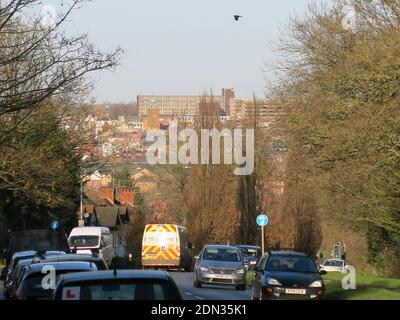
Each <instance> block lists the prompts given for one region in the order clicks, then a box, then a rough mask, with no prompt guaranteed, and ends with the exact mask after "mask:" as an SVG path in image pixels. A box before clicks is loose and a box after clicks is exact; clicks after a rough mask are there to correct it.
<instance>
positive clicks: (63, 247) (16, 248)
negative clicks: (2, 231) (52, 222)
mask: <svg viewBox="0 0 400 320" xmlns="http://www.w3.org/2000/svg"><path fill="white" fill-rule="evenodd" d="M27 250H33V251H64V252H66V253H67V252H69V251H70V249H69V245H68V239H67V235H66V234H65V233H64V232H62V231H54V230H30V231H14V232H11V233H10V236H9V242H8V246H7V250H6V252H5V259H6V267H8V265H9V264H10V261H11V258H12V256H13V255H14V253H16V252H20V251H27Z"/></svg>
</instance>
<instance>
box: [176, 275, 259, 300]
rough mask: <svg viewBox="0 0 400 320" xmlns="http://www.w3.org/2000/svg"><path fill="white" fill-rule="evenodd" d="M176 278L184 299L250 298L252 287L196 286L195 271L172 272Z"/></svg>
mask: <svg viewBox="0 0 400 320" xmlns="http://www.w3.org/2000/svg"><path fill="white" fill-rule="evenodd" d="M170 275H171V276H172V277H173V278H174V280H175V282H176V284H177V285H178V288H179V290H180V291H181V294H182V298H183V299H184V300H198V301H202V300H204V301H207V300H250V299H251V289H250V287H248V288H247V290H246V291H238V290H236V289H235V288H234V287H233V286H232V287H231V286H214V285H210V286H208V285H203V287H202V288H195V287H194V285H193V280H194V274H193V272H189V273H188V272H170Z"/></svg>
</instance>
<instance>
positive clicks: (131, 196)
mask: <svg viewBox="0 0 400 320" xmlns="http://www.w3.org/2000/svg"><path fill="white" fill-rule="evenodd" d="M116 200H117V201H118V202H119V203H120V204H122V205H125V204H127V203H129V204H130V205H132V206H133V205H134V204H135V192H134V191H133V190H132V189H128V188H119V189H117V194H116Z"/></svg>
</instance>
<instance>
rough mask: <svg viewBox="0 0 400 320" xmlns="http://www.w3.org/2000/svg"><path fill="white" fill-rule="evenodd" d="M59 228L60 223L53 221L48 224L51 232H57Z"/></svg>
mask: <svg viewBox="0 0 400 320" xmlns="http://www.w3.org/2000/svg"><path fill="white" fill-rule="evenodd" d="M59 227H60V223H59V222H58V221H53V222H52V223H51V224H50V228H51V229H53V230H57V229H58V228H59Z"/></svg>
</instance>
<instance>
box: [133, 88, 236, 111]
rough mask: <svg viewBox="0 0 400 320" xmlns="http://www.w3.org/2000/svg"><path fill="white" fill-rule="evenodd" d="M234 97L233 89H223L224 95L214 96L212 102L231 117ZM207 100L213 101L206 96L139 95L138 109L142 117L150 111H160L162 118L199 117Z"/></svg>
mask: <svg viewBox="0 0 400 320" xmlns="http://www.w3.org/2000/svg"><path fill="white" fill-rule="evenodd" d="M234 96H235V93H234V91H233V89H223V90H222V95H221V96H213V97H212V100H213V102H214V103H218V104H219V107H221V108H222V110H223V111H225V113H226V114H227V115H229V114H230V109H231V108H232V107H233V98H234ZM205 99H206V101H208V102H209V101H210V100H211V98H210V97H209V96H205V95H189V96H184V95H175V96H174V95H165V96H163V95H150V96H145V95H139V96H137V107H138V110H139V116H140V117H144V116H146V115H147V114H148V112H149V110H158V111H159V112H160V115H161V116H185V115H198V114H199V104H200V103H201V102H204V100H205Z"/></svg>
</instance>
